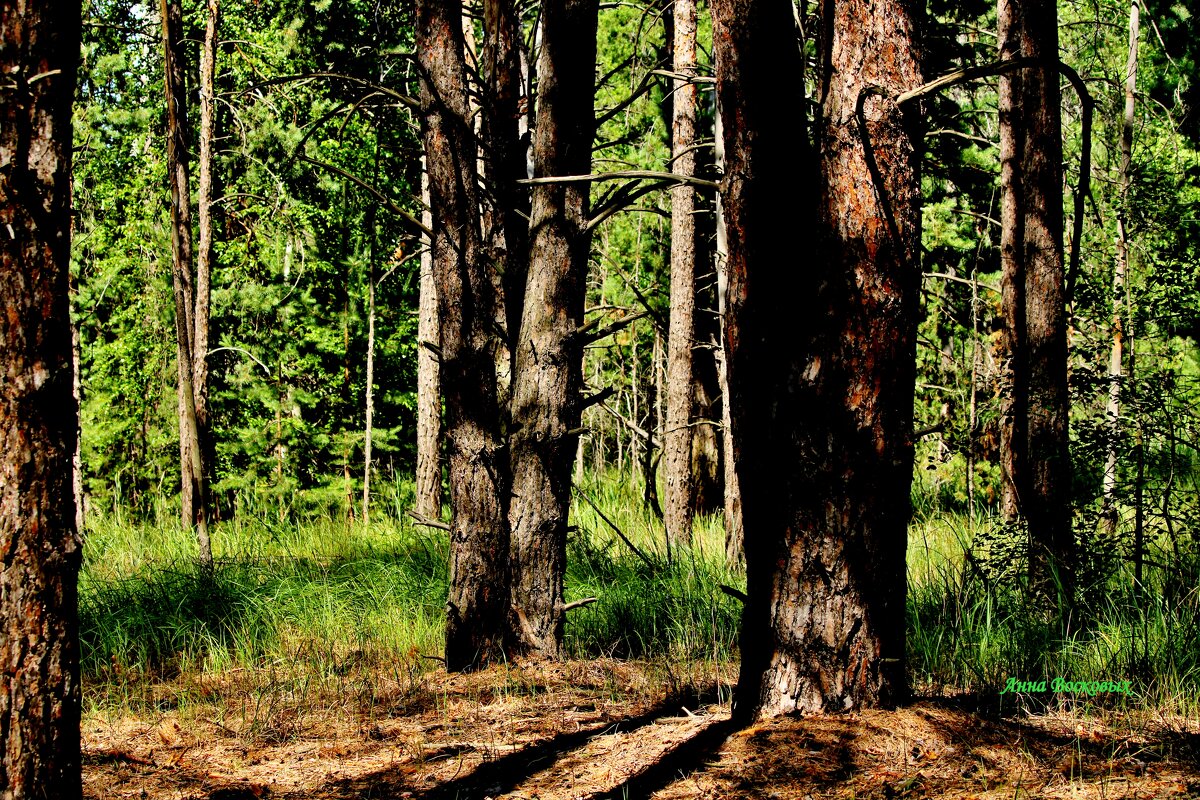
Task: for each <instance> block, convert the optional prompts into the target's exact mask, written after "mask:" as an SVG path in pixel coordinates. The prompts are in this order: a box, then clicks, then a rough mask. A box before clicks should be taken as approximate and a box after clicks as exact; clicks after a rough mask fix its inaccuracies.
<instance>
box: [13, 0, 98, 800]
mask: <svg viewBox="0 0 1200 800" xmlns="http://www.w3.org/2000/svg"><path fill="white" fill-rule="evenodd" d="M80 19H81V10H80V7H79V4H78V3H61V4H58V5H55V6H53V7H50V6H45V5H40V4H30V3H25V2H20V1H19V0H4V2H2V3H0V308H2V309H3V312H2V313H0V642H3V645H4V646H3V647H2V648H0V749H2V750H3V754H2V757H0V798H4V800H26V798H37V799H38V800H42V799H45V800H50V799H51V798H53V799H54V800H60V798H61V799H62V800H72V798H79V797H80V796H81V795H82V791H83V790H82V786H81V782H80V772H79V770H80V752H79V715H80V688H79V630H78V616H77V615H78V599H77V593H76V581H77V578H78V574H79V564H80V555H81V542H80V539H79V536H78V533H77V531H76V528H75V501H74V492H73V487H72V470H71V460H72V457H73V454H74V451H75V443H76V427H77V420H78V407H77V405H76V402H75V399H74V396H73V392H72V385H73V372H74V370H73V368H72V356H71V327H70V315H69V301H68V271H69V267H70V230H71V218H70V208H71V185H70V166H71V100H72V97H73V95H74V92H75V69H76V64H77V62H78V59H79V35H80V33H79V31H80V28H79V23H80Z"/></svg>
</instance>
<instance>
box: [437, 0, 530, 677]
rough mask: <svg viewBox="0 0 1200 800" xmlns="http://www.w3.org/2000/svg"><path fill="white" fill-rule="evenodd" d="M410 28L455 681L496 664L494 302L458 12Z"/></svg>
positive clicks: (505, 584) (499, 581) (499, 606)
mask: <svg viewBox="0 0 1200 800" xmlns="http://www.w3.org/2000/svg"><path fill="white" fill-rule="evenodd" d="M416 17H417V24H416V51H417V62H418V66H419V67H420V73H421V78H422V80H421V131H422V136H423V138H424V141H425V157H426V168H427V170H428V173H429V194H430V201H431V202H430V205H431V206H432V209H433V221H434V227H433V233H434V240H433V273H434V281H435V283H436V285H437V300H438V311H439V317H440V326H441V329H440V336H439V341H440V348H441V380H442V391H443V394H444V397H445V401H446V426H445V430H446V458H447V462H448V465H449V474H450V503H451V508H452V518H451V522H450V527H451V530H450V548H451V552H450V597H449V601H448V603H447V614H446V668H447V669H449V670H463V669H471V668H474V667H477V666H481V665H484V664H487V663H490V662H493V661H496V660H499V659H502V658H503V657H504V644H505V635H504V632H505V627H506V623H507V617H508V610H509V570H508V547H509V528H508V499H509V485H510V484H509V477H508V468H507V459H506V458H505V452H504V442H503V440H502V438H501V432H500V424H499V408H498V404H497V398H496V365H495V362H494V360H493V357H492V354H493V352H494V351H495V347H496V345H497V342H496V340H495V335H494V333H493V322H494V320H495V318H496V298H495V291H494V287H493V284H492V277H491V275H492V273H491V270H490V269H489V267H488V263H487V258H486V251H485V249H484V247H483V242H482V232H481V229H480V219H479V198H478V194H477V191H476V180H477V172H476V160H475V150H476V148H475V137H474V134H473V131H472V128H471V122H470V118H469V111H468V103H467V81H466V64H465V62H464V58H463V34H462V11H461V7H460V5H459V3H458V2H457V0H420V2H418V3H417V14H416Z"/></svg>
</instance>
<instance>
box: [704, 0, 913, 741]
mask: <svg viewBox="0 0 1200 800" xmlns="http://www.w3.org/2000/svg"><path fill="white" fill-rule="evenodd" d="M821 15H822V19H823V21H824V24H823V31H824V33H823V38H822V40H821V42H820V48H819V51H818V52H819V55H820V57H821V58H820V60H819V63H820V64H821V73H820V76H819V83H820V88H821V92H820V96H821V97H822V104H821V115H820V119H819V121H818V125H819V131H818V137H817V138H818V140H819V142H820V152H819V153H818V154H811V155H810V154H808V153H806V152H803V150H804V145H803V142H804V140H805V136H804V134H803V129H804V125H803V120H802V119H800V118H799V117H798V115H797V114H796V112H794V111H793V112H789V111H788V109H790V108H793V107H795V108H799V107H800V105H799V103H798V102H796V103H793V102H790V100H789V99H788V98H780V96H779V80H778V76H779V75H783V74H796V73H797V72H798V65H797V64H796V63H795V60H796V55H795V54H796V52H797V50H796V43H795V41H794V39H793V27H792V19H791V13H790V8H789V7H788V4H787V3H780V2H764V0H724V1H723V2H720V3H717V4H714V20H715V31H716V33H715V39H716V41H715V49H716V58H717V90H718V93H719V103H720V107H721V109H722V110H723V113H724V119H723V125H724V139H725V159H726V178H725V184H724V187H723V188H724V193H723V202H724V211H725V224H726V227H727V232H728V235H727V239H728V250H729V253H728V270H727V272H728V290H727V300H728V318H727V327H726V348H727V358H728V361H729V380H730V384H731V403H732V405H731V416H732V425H733V433H734V448H735V453H734V458H735V462H736V464H735V466H736V469H737V472H738V478H739V481H740V486H741V491H742V510H743V518H744V523H745V553H746V569H747V586H748V595H749V596H748V599H747V602H746V606H745V616H744V621H743V629H742V666H741V675H740V678H739V683H738V692H737V695H736V697H735V709H734V710H735V713H736V714H737V716H738V717H740V718H741V719H750V718H753V717H756V716H770V715H774V714H780V713H786V712H790V711H795V710H800V711H821V710H841V709H848V708H857V707H863V706H871V705H880V704H888V703H892V702H895V701H897V700H899V699H901V698H902V697H903V696H904V695H905V694H906V691H905V679H904V603H905V544H906V541H907V531H906V528H907V523H908V519H909V514H910V511H909V496H908V493H909V484H910V480H911V471H912V444H911V429H912V396H913V382H914V363H915V362H914V355H915V354H914V350H915V340H916V320H917V314H916V312H917V299H918V291H919V288H920V271H919V265H918V262H917V254H918V243H919V241H920V229H919V220H920V217H919V213H918V201H919V184H918V182H917V173H916V165H917V156H916V153H915V152H914V148H913V145H912V141H911V139H910V137H909V134H908V131H907V130H906V129H905V125H904V122H905V121H904V119H903V118H902V116H901V114H900V112H899V111H898V109H897V108H896V106H895V105H894V103H893V102H892V101H891V100H888V99H886V98H885V97H883V96H881V95H882V94H883V93H890V94H893V95H894V94H896V93H898V92H900V91H902V90H904V89H908V88H912V87H913V86H917V85H919V84H920V82H921V80H920V72H919V70H918V68H917V65H916V62H915V53H914V30H913V29H914V17H915V9H914V7H913V6H912V5H911V4H910V3H908V2H903V1H901V0H874V1H866V0H826V2H824V3H823V4H822V7H821ZM876 87H877V88H876ZM860 103H861V117H862V122H861V123H860V115H859V107H860ZM789 113H790V114H792V115H794V116H789ZM864 127H865V131H864V130H863V128H864ZM797 150H800V151H802V152H800V153H799V155H795V154H796V151H797ZM797 161H799V166H793V165H796V164H797ZM814 162H815V163H814ZM785 196H799V198H800V200H799V203H798V204H796V205H793V206H789V207H787V208H786V209H785V208H780V206H782V205H783V204H781V203H779V202H778V200H779V198H780V197H785ZM813 219H817V220H819V221H820V225H819V229H818V230H817V231H813V230H811V229H808V228H806V227H804V226H805V225H806V222H805V221H806V220H813ZM810 224H811V223H810ZM797 241H799V242H802V243H804V245H803V246H802V247H800V248H798V247H796V245H795V243H796V242H797ZM814 251H815V253H814V255H815V257H813V258H812V259H811V261H807V263H802V264H801V265H797V266H792V265H787V266H786V267H781V265H780V264H779V263H778V262H779V258H780V254H781V253H797V252H804V253H813V252H814Z"/></svg>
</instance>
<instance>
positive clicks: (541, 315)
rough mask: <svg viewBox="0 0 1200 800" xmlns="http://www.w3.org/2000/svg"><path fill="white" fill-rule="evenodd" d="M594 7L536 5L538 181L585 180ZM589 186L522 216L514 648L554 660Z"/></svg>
mask: <svg viewBox="0 0 1200 800" xmlns="http://www.w3.org/2000/svg"><path fill="white" fill-rule="evenodd" d="M598 13H599V3H598V0H547V2H545V3H544V4H543V5H542V30H543V39H542V51H541V55H540V58H539V61H538V97H537V110H536V116H537V122H536V131H535V140H534V169H535V172H536V174H535V177H538V178H544V177H555V176H565V175H583V174H586V173H587V172H589V170H590V169H591V163H592V137H593V135H594V133H595V89H594V81H595V78H594V75H595V65H596V25H597V15H598ZM590 190H591V185H590V184H589V183H586V182H573V183H565V184H564V183H548V184H539V185H537V186H536V187H535V188H534V191H533V203H532V209H533V210H532V214H531V215H530V231H531V239H530V250H529V252H530V256H529V275H528V279H527V281H526V284H525V310H524V313H523V314H522V316H521V328H520V335H519V337H518V338H517V340H516V354H515V361H514V364H515V367H514V370H513V391H512V410H511V411H512V435H511V437H510V448H511V453H512V462H511V463H512V476H513V485H512V508H511V511H510V520H511V525H512V554H511V561H512V570H513V583H512V610H513V616H514V620H513V630H512V636H513V642H512V648H513V650H514V651H515V652H519V653H535V654H538V655H543V656H548V657H555V656H557V655H558V654H559V653H560V650H561V647H562V634H563V620H564V614H565V612H564V610H563V600H562V596H563V574H564V572H565V570H566V555H567V553H566V551H567V514H568V512H569V510H570V507H571V460H572V458H573V457H574V456H575V448H576V447H577V445H578V440H579V430H578V428H579V421H580V414H581V411H582V408H581V401H582V393H583V341H582V339H581V337H580V336H579V335H578V333H577V331H578V330H579V329H580V328H581V327H582V325H583V308H584V298H585V294H586V289H587V265H588V255H589V251H590V247H591V235H590V233H589V232H588V195H589V192H590Z"/></svg>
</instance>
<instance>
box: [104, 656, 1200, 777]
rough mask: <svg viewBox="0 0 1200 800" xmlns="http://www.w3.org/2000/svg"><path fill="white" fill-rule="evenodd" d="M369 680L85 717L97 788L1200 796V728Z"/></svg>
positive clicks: (632, 683) (689, 682) (207, 691)
mask: <svg viewBox="0 0 1200 800" xmlns="http://www.w3.org/2000/svg"><path fill="white" fill-rule="evenodd" d="M693 669H697V668H693ZM356 670H357V668H351V669H348V670H347V671H346V674H344V675H342V674H339V675H335V676H331V679H330V681H332V682H325V683H322V684H321V685H313V684H312V682H311V681H306V680H297V679H293V678H286V677H282V678H281V677H279V676H274V675H258V674H256V675H253V676H248V675H245V674H244V673H238V672H235V673H231V674H229V675H225V676H221V677H220V678H213V677H211V676H210V677H208V678H205V679H202V680H193V681H192V682H190V683H187V684H183V683H175V684H164V685H161V686H158V687H156V688H155V690H154V693H153V694H154V697H152V698H150V699H149V700H148V701H147V702H144V703H142V704H141V706H140V707H142V708H144V709H145V710H144V711H139V712H138V713H122V714H115V713H111V712H108V713H105V712H92V713H89V714H87V715H85V720H84V729H83V733H84V789H85V796H86V797H89V798H96V799H97V800H108V799H109V798H154V799H155V800H201V799H204V800H243V799H247V800H248V799H249V798H274V799H275V800H300V799H301V798H306V799H308V798H311V799H312V800H350V799H351V798H354V799H355V800H357V799H358V798H378V799H379V800H393V799H397V798H446V800H452V799H453V798H461V799H462V800H469V799H470V800H484V798H490V799H491V800H499V799H500V798H504V799H505V800H517V798H521V799H522V800H534V798H537V799H538V800H582V799H584V798H588V799H589V800H590V799H592V798H595V799H596V800H599V799H600V798H649V797H654V798H660V799H661V800H668V799H669V800H683V799H684V798H781V799H783V798H883V799H884V800H892V799H893V798H924V797H947V798H949V797H953V798H974V797H979V798H997V799H999V798H1006V799H1008V800H1011V799H1012V798H1019V797H1053V798H1103V799H1104V800H1108V798H1134V797H1137V798H1159V797H1188V798H1200V720H1186V719H1178V718H1174V719H1172V718H1167V717H1163V716H1161V715H1154V714H1149V713H1142V712H1139V713H1137V714H1131V713H1128V712H1117V711H1109V712H1103V711H1093V712H1091V713H1089V714H1088V715H1086V716H1083V715H1076V714H1071V713H1067V711H1066V710H1063V709H1060V710H1057V711H1053V712H1045V711H1043V712H1041V713H1037V714H1034V713H1030V712H1028V711H1021V710H1013V709H1011V708H1010V709H1007V710H1004V711H1003V713H1001V711H1000V710H997V709H995V708H985V707H981V706H980V705H979V704H978V703H977V702H975V701H972V700H971V699H970V698H955V699H927V700H921V701H918V702H916V703H915V704H913V705H911V706H909V707H907V708H904V709H902V710H899V711H889V712H884V711H872V712H867V713H861V714H844V715H829V716H813V717H803V718H801V717H790V718H784V719H778V720H774V721H771V722H767V723H763V724H759V725H755V726H753V727H750V728H747V729H743V730H735V729H734V728H733V727H732V726H731V725H730V724H729V705H728V699H729V685H730V682H731V680H732V677H733V676H732V675H731V674H730V673H729V668H728V667H726V668H717V667H711V666H710V667H708V668H706V669H705V670H703V671H702V672H700V673H696V674H689V675H680V674H677V673H676V672H673V671H672V670H671V669H669V668H667V667H664V666H662V665H658V666H655V665H642V664H629V663H622V662H617V661H587V662H568V663H562V664H554V665H547V666H527V667H523V668H522V667H515V666H509V667H502V668H496V669H492V670H488V671H485V672H482V673H478V674H474V675H465V676H464V675H451V676H448V675H446V673H445V672H443V671H429V672H424V671H423V672H420V673H419V674H418V673H416V672H411V671H410V672H408V673H404V672H403V671H399V670H396V671H392V672H391V673H388V674H387V675H386V676H384V675H381V674H380V671H379V670H378V669H372V670H371V671H370V672H371V674H370V675H364V674H361V673H362V671H358V672H357V673H356Z"/></svg>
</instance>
